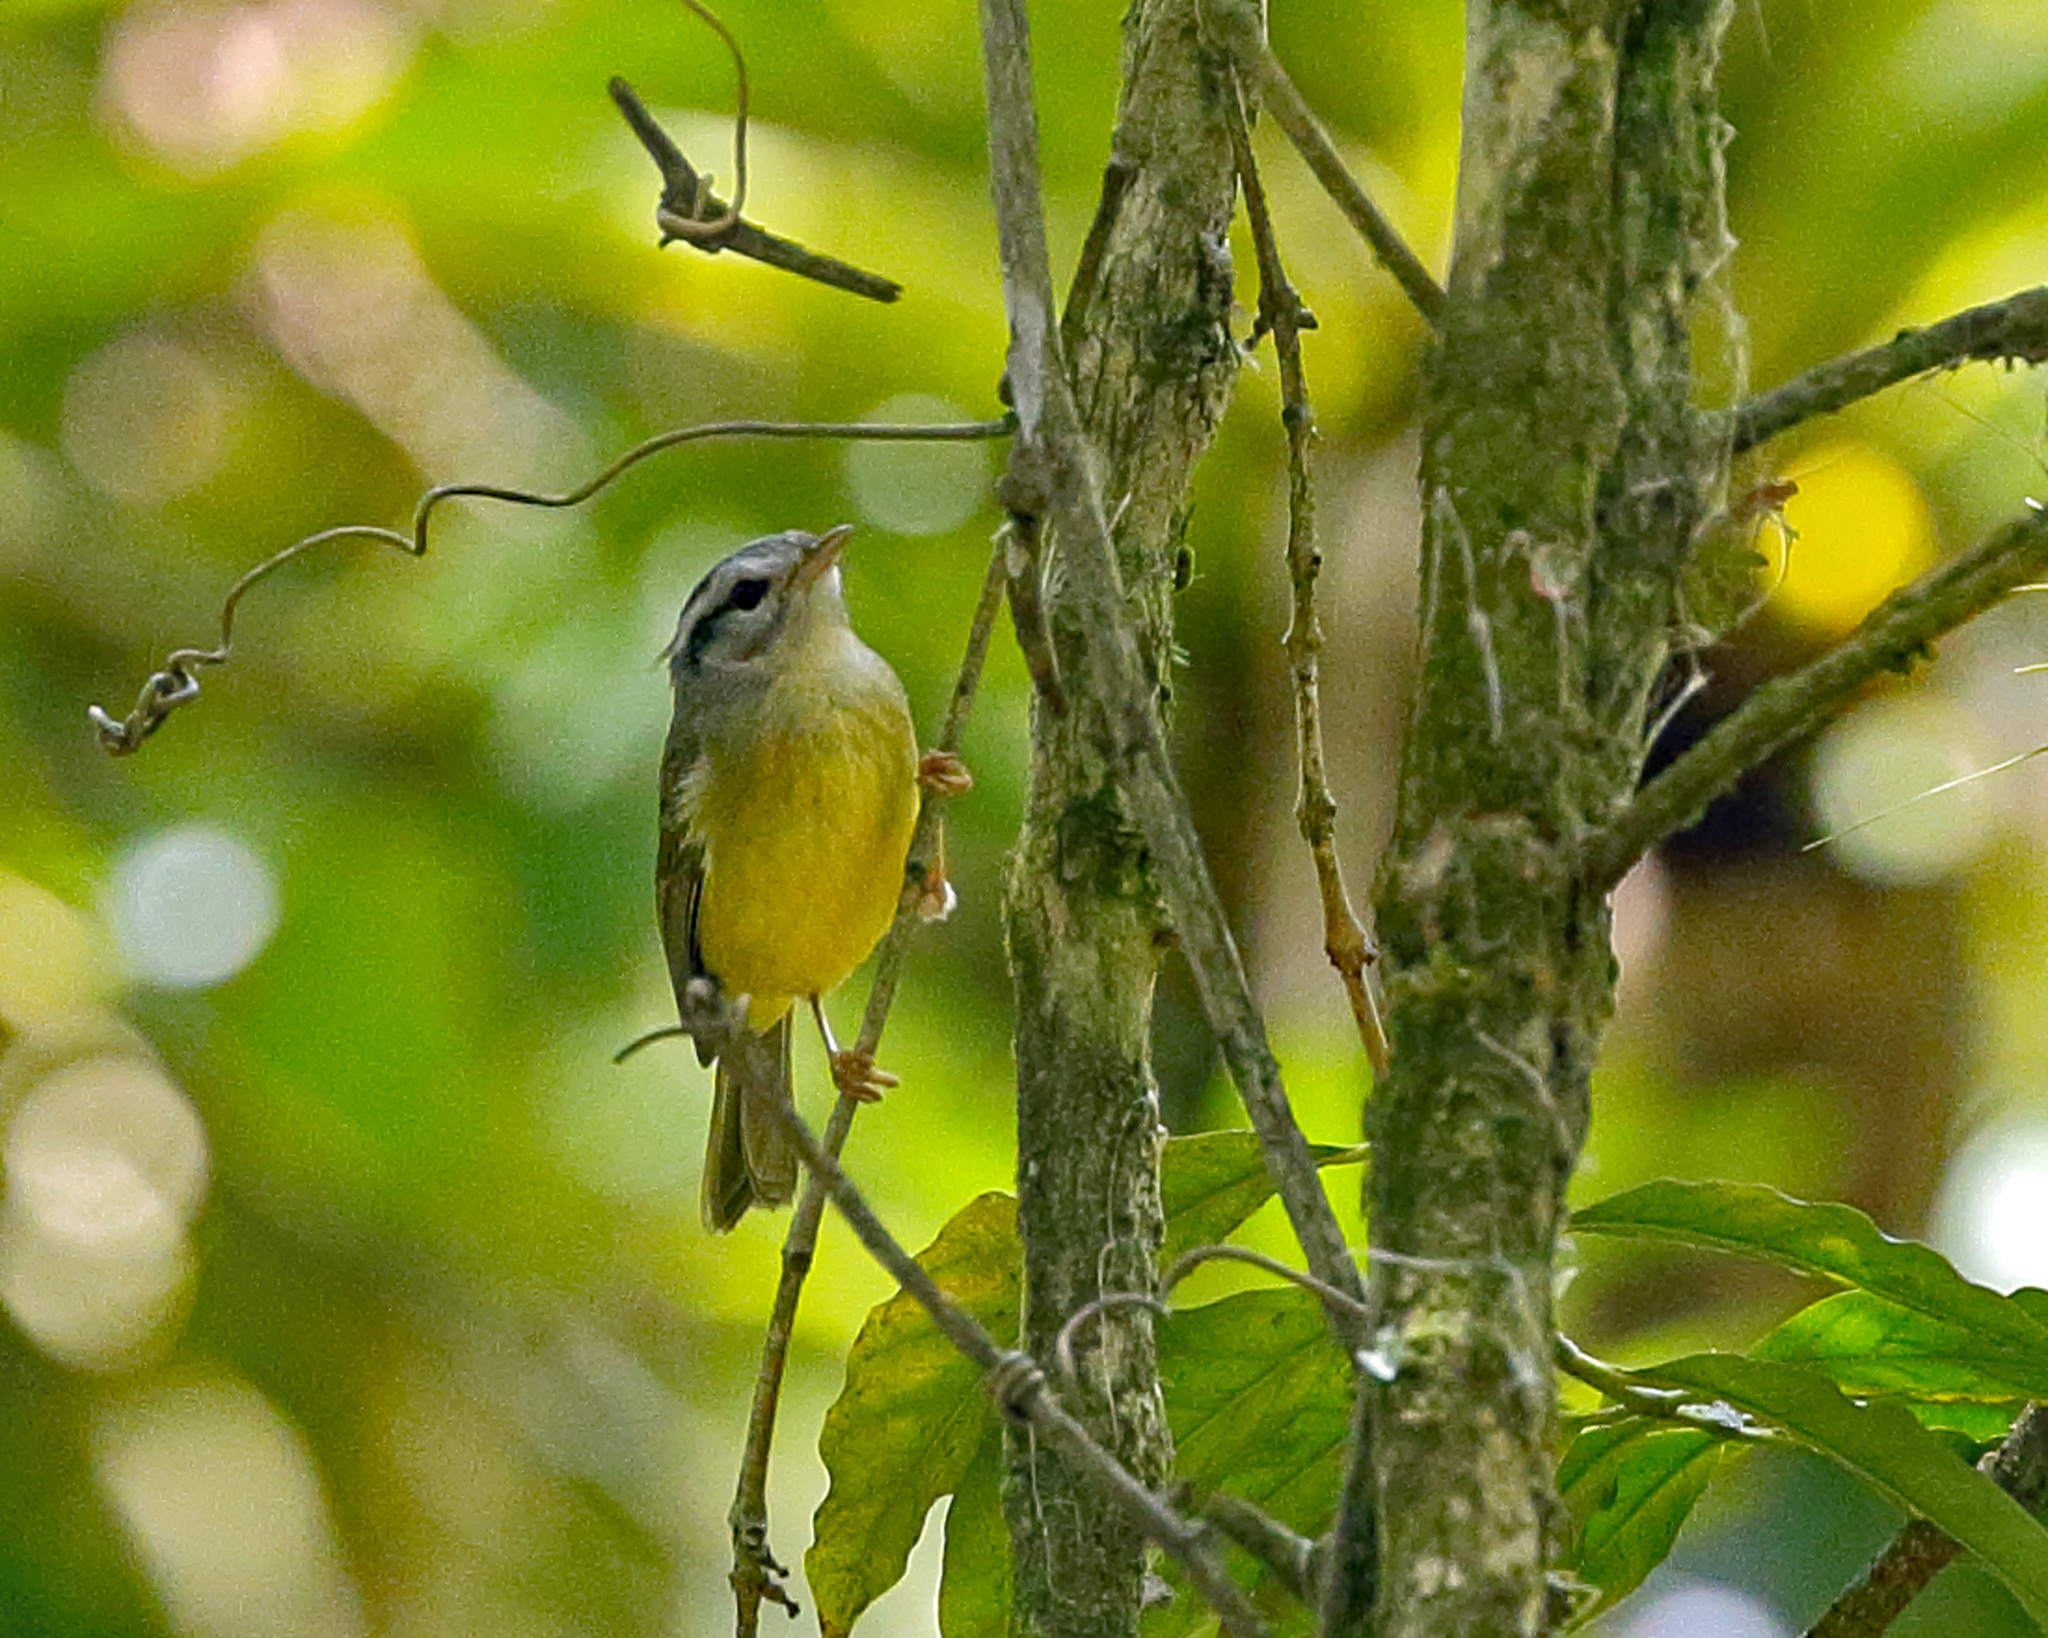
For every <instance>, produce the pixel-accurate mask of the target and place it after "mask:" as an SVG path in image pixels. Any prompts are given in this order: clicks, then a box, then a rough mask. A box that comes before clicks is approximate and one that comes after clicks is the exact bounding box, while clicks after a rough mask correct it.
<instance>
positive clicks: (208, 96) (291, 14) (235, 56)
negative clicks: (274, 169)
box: [106, 0, 413, 176]
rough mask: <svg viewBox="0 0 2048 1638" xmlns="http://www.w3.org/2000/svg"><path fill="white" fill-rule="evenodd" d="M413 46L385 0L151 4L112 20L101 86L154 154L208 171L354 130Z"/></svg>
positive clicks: (198, 172)
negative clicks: (298, 139) (307, 136)
mask: <svg viewBox="0 0 2048 1638" xmlns="http://www.w3.org/2000/svg"><path fill="white" fill-rule="evenodd" d="M412 49H413V29H412V25H411V24H410V23H409V22H408V21H407V20H406V19H404V18H403V17H401V16H400V15H399V14H398V13H397V12H395V11H394V10H392V9H391V8H390V7H389V6H386V5H384V4H382V3H380V0H257V3H253V4H241V5H221V4H205V3H203V0H202V3H197V4H169V3H157V4H144V5H140V6H135V7H132V8H130V9H129V10H128V12H127V13H126V14H125V15H124V16H123V17H122V18H121V20H120V21H119V23H118V24H117V25H116V26H115V31H114V36H113V39H112V41H111V42H110V44H109V45H108V48H107V59H106V61H107V68H106V91H107V97H108V100H109V102H110V103H111V105H112V107H113V109H114V111H115V113H116V114H117V115H118V118H119V123H120V125H121V127H122V129H123V131H124V133H125V134H126V135H127V136H129V137H130V138H131V139H132V140H133V141H135V142H136V143H137V144H138V145H139V146H140V147H141V148H142V149H143V150H144V151H145V152H146V153H148V154H149V156H150V157H151V158H152V159H154V160H156V161H157V162H158V163H160V164H163V165H166V166H169V167H170V168H171V169H173V170H177V171H182V172H183V173H184V174H186V175H188V176H207V175H211V174H214V173H217V172H219V171H223V170H227V169H230V168H231V167H233V166H235V165H237V164H239V163H241V162H242V161H243V160H244V159H247V158H249V157H250V156H251V155H253V154H256V153H260V152H261V151H262V150H264V149H265V148H269V147H273V146H275V145H276V144H278V143H280V142H282V141H284V140H285V139H286V138H288V137H290V136H292V135H293V134H294V133H295V132H299V131H329V132H332V131H340V130H345V129H347V128H348V127H349V126H351V125H353V124H354V123H355V122H356V121H357V120H359V119H361V118H362V117H363V116H364V115H365V114H367V113H368V112H369V111H370V110H371V109H373V108H375V107H376V106H377V105H378V104H379V103H381V102H382V101H383V100H384V99H385V98H386V97H387V96H388V95H390V93H391V91H392V90H393V89H394V88H395V87H396V85H397V83H398V81H399V78H400V77H401V76H402V75H403V74H404V72H405V69H406V67H407V65H408V64H409V63H410V61H411V58H412Z"/></svg>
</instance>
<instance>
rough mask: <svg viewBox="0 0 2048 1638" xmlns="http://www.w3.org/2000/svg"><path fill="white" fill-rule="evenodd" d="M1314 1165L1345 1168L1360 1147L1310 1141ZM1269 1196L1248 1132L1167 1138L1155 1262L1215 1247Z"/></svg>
mask: <svg viewBox="0 0 2048 1638" xmlns="http://www.w3.org/2000/svg"><path fill="white" fill-rule="evenodd" d="M1309 1153H1310V1154H1311V1155H1313V1156H1314V1157H1315V1163H1316V1165H1317V1166H1345V1165H1350V1164H1353V1163H1354V1162H1358V1161H1362V1160H1364V1159H1365V1154H1366V1151H1365V1150H1364V1149H1363V1148H1362V1147H1360V1148H1351V1149H1339V1148H1335V1147H1333V1146H1331V1145H1329V1144H1311V1145H1310V1146H1309ZM1272 1197H1273V1182H1272V1179H1271V1177H1270V1176H1269V1175H1268V1173H1267V1171H1266V1157H1265V1154H1264V1152H1263V1151H1262V1150H1261V1149H1260V1148H1259V1139H1258V1135H1257V1134H1256V1133H1254V1132H1197V1133H1194V1134H1192V1135H1191V1136H1188V1137H1177V1138H1168V1139H1167V1140H1166V1154H1165V1156H1164V1158H1163V1159H1162V1161H1161V1163H1160V1168H1159V1200H1160V1204H1161V1206H1163V1207H1164V1208H1165V1212H1166V1241H1165V1244H1163V1245H1162V1246H1161V1247H1160V1248H1159V1266H1160V1267H1161V1268H1165V1267H1166V1266H1167V1265H1168V1264H1169V1263H1171V1262H1172V1261H1173V1260H1174V1258H1176V1257H1178V1256H1180V1255H1181V1254H1182V1253H1183V1252H1186V1251H1190V1250H1192V1249H1193V1248H1194V1247H1196V1246H1213V1245H1218V1244H1220V1243H1221V1242H1223V1241H1224V1240H1227V1239H1229V1238H1230V1236H1231V1235H1232V1234H1233V1233H1235V1232H1236V1231H1237V1229H1238V1227H1239V1226H1240V1225H1241V1224H1243V1222H1244V1221H1245V1219H1246V1218H1248V1217H1250V1216H1251V1214H1252V1213H1253V1212H1255V1211H1257V1210H1258V1209H1259V1207H1261V1206H1263V1205H1264V1204H1265V1203H1266V1202H1267V1201H1268V1200H1270V1199H1271V1198H1272Z"/></svg>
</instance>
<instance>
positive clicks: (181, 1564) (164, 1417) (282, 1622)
mask: <svg viewBox="0 0 2048 1638" xmlns="http://www.w3.org/2000/svg"><path fill="white" fill-rule="evenodd" d="M93 1445H94V1467H95V1469H96V1470H97V1472H98V1475H99V1479H100V1483H101V1484H102V1485H103V1486H104V1487H105V1488H106V1491H107V1493H108V1496H109V1497H110V1499H111V1500H112V1502H113V1505H114V1509H115V1511H116V1513H117V1514H118V1515H119V1516H120V1519H121V1521H122V1523H123V1524H124V1525H125V1526H126V1527H127V1530H128V1534H129V1536H130V1538H131V1539H132V1540H133V1541H134V1543H135V1546H136V1550H137V1554H138V1556H139V1557H140V1559H141V1561H142V1566H143V1569H144V1570H145V1572H146V1573H147V1574H148V1576H149V1578H150V1581H151V1583H152V1584H153V1585H154V1586H155V1588H156V1590H157V1592H158V1594H159V1595H160V1596H161V1597H162V1599H163V1601H164V1605H165V1608H166V1609H167V1611H168V1612H169V1614H170V1617H171V1622H172V1625H173V1626H174V1627H175V1628H176V1629H177V1630H178V1631H179V1632H184V1633H198V1634H205V1635H206V1638H355V1635H356V1634H358V1633H360V1632H361V1631H362V1630H363V1618H362V1608H361V1602H360V1598H359V1595H358V1594H357V1592H356V1590H355V1588H354V1586H353V1585H352V1584H351V1583H350V1581H349V1580H348V1577H347V1575H346V1574H345V1573H344V1571H343V1570H342V1567H341V1562H340V1554H339V1551H338V1549H337V1546H336V1541H335V1532H334V1525H333V1520H332V1518H331V1516H330V1514H329V1511H328V1507H327V1500H326V1497H325V1495H324V1494H323V1493H322V1489H321V1484H320V1478H319V1474H318V1472H317V1471H316V1470H315V1468H314V1465H313V1459H312V1455H311V1452H309V1451H308V1450H307V1448H306V1442H305V1440H304V1439H303V1438H301V1437H300V1436H299V1433H298V1431H297V1430H296V1429H294V1428H293V1427H291V1426H290V1425H289V1424H288V1423H287V1422H286V1421H285V1420H284V1418H283V1417H281V1416H280V1415H278V1413H277V1410H276V1408H275V1407H274V1406H272V1405H271V1403H270V1402H269V1400H267V1399H265V1398H264V1397H263V1396H262V1395H261V1394H259V1393H258V1392H257V1391H256V1390H255V1389H253V1388H251V1387H249V1386H247V1385H246V1384H244V1383H240V1382H232V1381H222V1382H207V1383H202V1384H198V1385H194V1386H185V1387H180V1388H173V1389H171V1390H169V1391H161V1392H157V1393H154V1394H151V1395H149V1396H147V1397H142V1396H138V1397H137V1398H135V1399H134V1400H132V1401H130V1402H128V1403H125V1404H118V1405H116V1406H115V1407H113V1408H112V1409H111V1410H110V1411H109V1412H108V1413H107V1414H105V1415H104V1416H102V1418H101V1419H100V1423H99V1426H98V1427H96V1428H95V1429H94V1439H93Z"/></svg>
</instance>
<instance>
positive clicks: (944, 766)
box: [917, 751, 974, 796]
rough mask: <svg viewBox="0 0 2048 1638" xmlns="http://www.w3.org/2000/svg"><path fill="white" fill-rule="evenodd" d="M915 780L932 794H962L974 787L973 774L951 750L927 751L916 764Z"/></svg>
mask: <svg viewBox="0 0 2048 1638" xmlns="http://www.w3.org/2000/svg"><path fill="white" fill-rule="evenodd" d="M917 782H918V783H919V784H920V785H922V786H923V787H924V788H925V789H926V790H928V791H930V792H931V793H932V794H933V795H934V796H963V795H965V794H966V793H967V792H968V791H971V790H973V789H974V775H973V774H971V773H969V772H968V771H967V764H966V763H964V762H962V761H961V760H960V759H959V758H958V757H957V756H955V755H954V754H953V753H952V752H951V751H927V752H925V754H924V757H923V760H921V761H920V762H919V763H918V765H917Z"/></svg>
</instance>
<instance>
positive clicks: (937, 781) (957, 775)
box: [917, 751, 974, 921]
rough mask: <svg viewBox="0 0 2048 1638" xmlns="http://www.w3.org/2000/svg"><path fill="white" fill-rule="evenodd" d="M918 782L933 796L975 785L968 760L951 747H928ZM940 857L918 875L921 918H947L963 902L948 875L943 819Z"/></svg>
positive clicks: (936, 836)
mask: <svg viewBox="0 0 2048 1638" xmlns="http://www.w3.org/2000/svg"><path fill="white" fill-rule="evenodd" d="M917 782H918V784H919V785H920V786H921V787H922V788H923V789H925V790H927V791H929V792H931V794H932V795H934V796H959V795H962V794H964V793H965V792H967V791H971V790H973V789H974V775H973V774H971V773H969V772H968V771H967V764H966V763H964V762H962V761H961V760H960V759H959V758H958V757H957V756H955V755H954V754H953V753H952V752H951V751H927V752H925V754H924V756H923V757H922V758H921V759H920V760H919V762H918V764H917ZM933 842H934V848H933V850H934V852H936V853H937V855H938V857H937V858H936V859H934V860H932V861H930V862H929V863H927V864H926V865H925V866H924V869H923V872H922V874H920V875H919V876H918V879H917V916H918V920H920V921H944V920H945V919H946V918H947V917H948V916H950V915H951V914H952V913H953V907H954V906H955V905H956V904H958V903H959V902H960V898H959V895H958V894H956V893H955V892H954V891H953V884H952V883H951V882H950V881H948V880H947V879H946V832H945V827H944V824H943V822H942V823H941V824H940V825H939V826H938V827H937V828H936V829H935V831H934V833H933Z"/></svg>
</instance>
